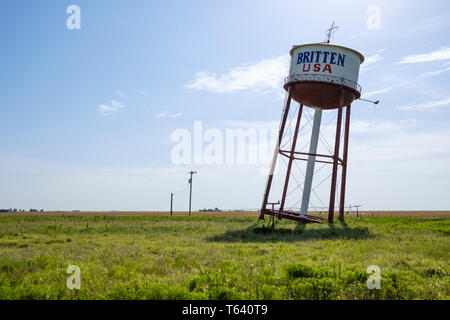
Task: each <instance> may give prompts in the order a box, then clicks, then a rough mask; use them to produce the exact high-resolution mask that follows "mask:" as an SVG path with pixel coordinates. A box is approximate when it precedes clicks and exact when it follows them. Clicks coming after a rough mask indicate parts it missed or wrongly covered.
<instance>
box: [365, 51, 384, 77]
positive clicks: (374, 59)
mask: <svg viewBox="0 0 450 320" xmlns="http://www.w3.org/2000/svg"><path fill="white" fill-rule="evenodd" d="M381 51H384V50H380V52H381ZM382 59H383V58H382V57H381V55H380V54H379V53H376V54H374V55H373V56H370V57H367V58H366V59H365V60H364V62H363V64H362V65H361V69H360V71H361V72H364V71H366V70H369V69H370V67H371V66H372V65H373V64H375V63H377V62H378V61H380V60H382Z"/></svg>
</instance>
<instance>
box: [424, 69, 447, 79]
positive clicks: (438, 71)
mask: <svg viewBox="0 0 450 320" xmlns="http://www.w3.org/2000/svg"><path fill="white" fill-rule="evenodd" d="M447 71H450V67H448V68H444V69H441V70H436V71H430V72H424V73H421V74H420V77H421V78H427V77H434V76H437V75H438V74H441V73H444V72H447Z"/></svg>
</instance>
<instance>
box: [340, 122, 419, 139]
mask: <svg viewBox="0 0 450 320" xmlns="http://www.w3.org/2000/svg"><path fill="white" fill-rule="evenodd" d="M416 124H417V120H416V119H403V120H397V121H392V120H387V121H378V122H372V123H371V122H367V121H364V120H359V119H355V120H351V123H350V132H351V133H352V134H377V135H379V134H388V135H391V134H393V133H394V132H399V131H404V130H406V129H409V128H411V127H412V126H414V125H416ZM333 130H334V128H333Z"/></svg>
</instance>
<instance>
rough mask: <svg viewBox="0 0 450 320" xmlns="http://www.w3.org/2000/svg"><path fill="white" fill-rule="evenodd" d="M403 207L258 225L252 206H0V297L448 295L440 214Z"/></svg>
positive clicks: (448, 225)
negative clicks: (375, 274) (31, 210)
mask: <svg viewBox="0 0 450 320" xmlns="http://www.w3.org/2000/svg"><path fill="white" fill-rule="evenodd" d="M414 215H415V214H413V216H412V217H411V216H410V217H407V216H406V215H405V214H403V215H399V217H391V216H389V214H384V215H383V214H374V213H372V214H371V213H367V214H366V215H364V216H363V218H359V219H357V218H354V217H348V218H347V219H346V223H345V224H341V223H336V224H335V225H333V226H329V225H328V224H323V225H307V226H297V224H296V223H293V222H290V221H285V220H282V221H281V222H279V223H278V224H277V226H276V229H275V231H274V232H265V231H264V230H263V229H262V228H261V222H260V221H258V220H257V219H256V217H257V214H255V213H221V214H199V213H197V214H195V215H194V216H192V217H187V216H186V215H185V214H182V213H179V214H176V215H174V216H173V217H170V216H168V215H167V214H164V215H163V214H162V213H153V214H146V213H116V212H113V213H99V212H97V213H67V212H66V213H44V214H41V213H39V214H27V215H23V214H15V215H13V214H3V215H0V299H449V298H450V287H449V284H450V275H449V272H450V270H449V261H450V253H449V252H450V250H449V248H450V237H449V235H450V216H449V215H448V214H442V213H436V214H431V213H429V214H422V216H421V217H417V216H414ZM69 265H77V266H79V267H80V269H81V289H80V290H69V289H68V288H67V287H66V280H67V278H68V277H69V276H70V275H69V274H67V273H66V270H67V267H68V266H69ZM369 265H378V266H379V267H380V268H381V288H380V289H379V290H377V289H374V290H369V289H368V288H367V286H366V280H367V277H368V276H369V274H367V273H366V269H367V267H368V266H369Z"/></svg>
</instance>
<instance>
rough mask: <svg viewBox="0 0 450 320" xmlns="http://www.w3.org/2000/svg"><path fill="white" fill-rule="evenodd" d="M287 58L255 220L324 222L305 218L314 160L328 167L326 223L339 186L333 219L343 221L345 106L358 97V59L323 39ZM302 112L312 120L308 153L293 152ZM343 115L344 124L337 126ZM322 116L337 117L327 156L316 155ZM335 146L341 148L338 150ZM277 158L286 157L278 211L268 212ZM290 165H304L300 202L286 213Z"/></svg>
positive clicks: (347, 119)
mask: <svg viewBox="0 0 450 320" xmlns="http://www.w3.org/2000/svg"><path fill="white" fill-rule="evenodd" d="M290 55H291V63H290V68H289V76H288V77H287V78H286V79H285V83H284V89H285V90H286V92H287V93H286V99H285V104H284V108H283V114H282V118H281V123H280V128H279V135H278V143H277V146H276V148H275V152H274V155H273V160H272V166H271V168H270V173H269V177H268V180H267V185H266V188H265V193H264V198H263V203H262V207H261V214H260V216H259V218H260V219H264V216H265V215H270V216H272V217H273V218H274V217H275V216H276V217H278V218H279V219H281V218H286V219H290V220H295V221H298V222H301V223H319V222H322V220H325V219H323V218H320V217H316V216H313V215H311V214H308V209H309V205H310V196H311V190H312V184H313V179H314V172H315V171H314V170H315V165H316V163H318V162H319V163H326V164H330V165H331V173H330V175H331V187H330V192H329V202H328V204H329V205H328V206H327V209H328V222H329V223H333V222H334V210H335V201H336V200H337V199H336V189H337V188H339V187H340V194H339V199H338V201H339V204H338V206H339V218H340V219H343V217H344V201H345V184H346V174H347V154H348V138H349V128H350V108H351V103H352V102H353V101H354V100H356V99H358V98H359V97H360V96H361V87H360V86H359V85H358V76H359V67H360V64H361V63H362V62H363V61H364V57H363V55H362V54H361V53H359V52H357V51H355V50H353V49H350V48H346V47H342V46H338V45H334V44H329V41H328V42H327V43H314V44H304V45H298V46H293V48H292V49H291V50H290ZM292 100H294V101H295V102H297V103H299V107H298V113H297V114H296V115H297V116H296V119H295V120H294V121H295V129H294V132H293V134H292V135H291V137H290V140H289V145H288V146H286V147H284V146H283V147H282V146H281V142H282V139H283V136H284V135H285V134H286V133H285V128H286V122H287V119H288V114H289V110H290V109H292V108H291V102H292ZM305 108H312V110H313V111H314V116H313V117H312V119H310V120H312V121H311V122H312V129H311V133H310V141H309V150H308V152H302V151H298V150H296V146H297V140H298V134H299V128H300V123H301V120H302V113H304V111H305ZM344 111H345V120H344V121H345V122H344V123H343V113H344ZM308 112H309V110H308ZM323 112H328V113H330V112H335V113H337V120H336V122H335V124H333V127H334V125H335V128H333V129H335V136H334V150H332V153H330V154H318V153H317V146H318V143H319V138H320V134H321V133H320V130H321V120H322V113H323ZM341 127H344V129H343V130H344V132H343V134H344V135H343V139H342V140H343V141H341ZM341 144H342V145H343V146H342V149H341ZM340 149H341V150H340ZM279 157H284V158H285V159H286V161H285V162H286V163H287V168H286V173H285V175H284V177H283V178H284V180H283V184H282V185H283V190H282V193H281V201H280V202H279V208H277V209H274V207H273V205H272V207H271V208H269V207H268V204H271V203H268V200H269V196H270V195H271V187H272V181H273V176H274V171H275V166H276V164H277V159H278V158H279ZM295 161H306V170H305V172H306V173H305V174H304V181H303V183H302V187H303V188H302V190H301V193H300V192H298V193H297V194H296V196H298V197H299V201H301V207H300V208H299V210H292V209H291V210H289V209H287V208H285V205H286V193H287V190H288V186H289V182H290V178H291V170H292V165H293V163H294V162H295ZM339 167H340V172H341V175H340V186H338V184H337V178H338V177H337V176H338V168H339ZM313 191H314V189H313Z"/></svg>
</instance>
